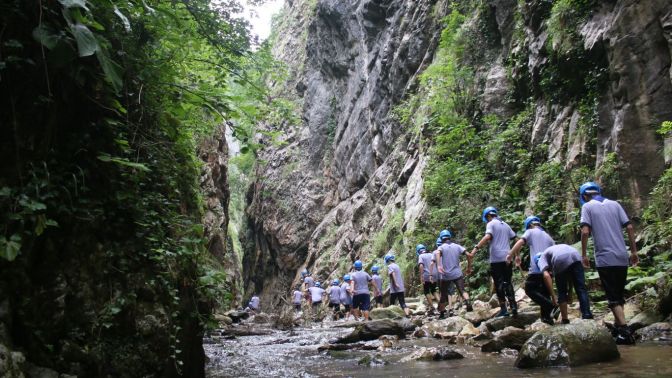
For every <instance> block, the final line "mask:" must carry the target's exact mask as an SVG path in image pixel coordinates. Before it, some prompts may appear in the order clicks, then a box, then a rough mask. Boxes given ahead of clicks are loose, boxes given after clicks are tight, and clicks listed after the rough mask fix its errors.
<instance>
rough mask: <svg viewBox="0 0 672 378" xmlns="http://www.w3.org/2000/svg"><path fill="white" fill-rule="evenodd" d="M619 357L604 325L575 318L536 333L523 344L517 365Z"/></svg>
mask: <svg viewBox="0 0 672 378" xmlns="http://www.w3.org/2000/svg"><path fill="white" fill-rule="evenodd" d="M619 357H620V354H619V353H618V348H617V347H616V343H615V342H614V339H613V338H612V336H611V334H610V333H609V331H608V330H607V329H606V328H605V327H602V326H600V325H599V324H598V323H596V322H594V321H591V320H578V321H576V322H574V323H572V324H567V325H563V326H556V327H551V328H548V329H545V330H542V331H539V332H537V333H535V334H534V335H533V336H532V337H530V339H528V340H527V342H525V344H523V347H522V348H521V350H520V354H519V355H518V358H517V359H516V366H517V367H519V368H534V367H548V366H579V365H584V364H588V363H591V362H602V361H609V360H614V359H617V358H619Z"/></svg>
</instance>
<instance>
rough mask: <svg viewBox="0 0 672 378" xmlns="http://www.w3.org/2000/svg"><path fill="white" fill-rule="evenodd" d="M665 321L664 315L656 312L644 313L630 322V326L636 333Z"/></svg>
mask: <svg viewBox="0 0 672 378" xmlns="http://www.w3.org/2000/svg"><path fill="white" fill-rule="evenodd" d="M661 321H663V315H662V314H660V313H659V312H656V311H651V310H647V311H642V312H640V313H639V314H637V315H635V316H634V317H633V318H632V319H630V321H629V322H628V326H630V329H632V330H633V331H636V330H638V329H640V328H644V327H648V326H650V325H651V324H654V323H658V322H661Z"/></svg>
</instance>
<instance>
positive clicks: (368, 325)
mask: <svg viewBox="0 0 672 378" xmlns="http://www.w3.org/2000/svg"><path fill="white" fill-rule="evenodd" d="M383 335H397V336H399V337H400V338H404V337H405V336H406V332H405V330H404V327H403V326H402V324H401V323H400V322H396V321H394V320H391V319H381V320H372V321H369V322H364V323H360V324H358V325H357V327H355V330H354V331H352V333H350V334H349V335H347V336H343V337H340V338H338V339H336V340H335V341H334V342H335V343H339V344H340V343H352V342H357V341H368V340H375V339H377V338H379V337H380V336H383Z"/></svg>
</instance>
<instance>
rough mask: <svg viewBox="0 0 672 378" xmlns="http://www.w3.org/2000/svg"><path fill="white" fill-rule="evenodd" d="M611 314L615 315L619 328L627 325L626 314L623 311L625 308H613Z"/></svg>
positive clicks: (615, 321)
mask: <svg viewBox="0 0 672 378" xmlns="http://www.w3.org/2000/svg"><path fill="white" fill-rule="evenodd" d="M611 312H612V313H613V314H614V323H615V324H616V325H617V326H623V325H625V324H626V323H625V312H624V310H623V306H621V305H616V306H614V307H612V308H611Z"/></svg>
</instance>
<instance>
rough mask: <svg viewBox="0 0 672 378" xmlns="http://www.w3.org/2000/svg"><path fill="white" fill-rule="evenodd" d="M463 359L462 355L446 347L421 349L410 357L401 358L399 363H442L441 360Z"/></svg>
mask: <svg viewBox="0 0 672 378" xmlns="http://www.w3.org/2000/svg"><path fill="white" fill-rule="evenodd" d="M461 358H464V356H463V355H462V354H460V353H459V352H456V351H455V350H453V349H451V348H448V347H432V348H426V347H422V348H420V349H419V350H416V351H414V352H413V353H411V354H410V355H408V356H406V357H404V358H402V359H401V360H400V361H399V362H409V361H443V360H457V359H461Z"/></svg>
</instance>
